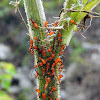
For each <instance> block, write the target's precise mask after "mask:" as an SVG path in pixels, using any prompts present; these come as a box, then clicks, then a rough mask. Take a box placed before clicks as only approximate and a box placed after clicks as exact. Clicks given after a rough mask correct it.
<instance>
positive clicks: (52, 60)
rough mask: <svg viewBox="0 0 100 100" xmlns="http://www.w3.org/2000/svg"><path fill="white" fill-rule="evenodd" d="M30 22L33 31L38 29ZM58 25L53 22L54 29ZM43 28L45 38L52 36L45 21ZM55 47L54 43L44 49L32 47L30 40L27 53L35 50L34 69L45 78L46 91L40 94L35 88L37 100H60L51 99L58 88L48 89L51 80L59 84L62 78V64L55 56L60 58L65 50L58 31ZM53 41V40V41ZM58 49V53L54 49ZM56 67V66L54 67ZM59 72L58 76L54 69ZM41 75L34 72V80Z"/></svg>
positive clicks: (52, 32)
mask: <svg viewBox="0 0 100 100" xmlns="http://www.w3.org/2000/svg"><path fill="white" fill-rule="evenodd" d="M31 22H32V24H33V27H34V28H35V29H38V25H37V23H35V22H34V21H33V20H32V19H31ZM71 23H72V24H75V25H77V24H76V23H75V22H74V21H73V20H71ZM57 24H58V21H55V22H54V24H53V26H54V27H56V26H57ZM44 25H45V28H46V29H47V31H48V32H47V33H46V36H47V37H48V36H51V35H53V34H54V30H53V29H52V30H50V28H49V27H48V22H47V21H45V23H44ZM54 38H55V37H54ZM33 39H35V40H36V41H37V42H39V41H41V40H40V39H38V38H37V37H34V38H33ZM56 40H57V44H56V45H57V46H56V47H55V45H54V43H53V45H51V46H49V48H48V47H44V46H39V45H37V46H33V40H32V39H31V40H30V48H29V51H30V53H31V54H33V53H34V49H36V50H37V52H38V54H39V57H38V64H37V65H35V66H34V68H41V71H42V76H44V77H45V78H44V79H45V86H44V89H45V90H47V92H43V93H41V91H40V89H39V88H36V92H37V93H38V96H39V98H42V99H43V100H61V99H60V98H56V97H55V99H54V98H52V94H54V91H57V89H58V88H56V85H55V86H51V87H49V84H50V82H51V80H52V81H53V80H58V81H57V82H58V83H59V84H61V78H62V77H63V75H62V71H63V69H62V68H63V66H64V65H63V64H62V62H63V61H62V60H61V59H60V58H59V57H57V56H61V54H63V53H65V52H63V50H64V49H65V46H66V45H65V44H63V45H62V34H61V33H60V32H59V31H58V33H57V37H56ZM54 41H55V40H54ZM57 47H58V48H59V47H60V49H59V51H57V49H55V48H57ZM56 52H59V55H55V54H56ZM56 65H57V66H56ZM57 67H58V70H59V72H60V74H59V75H58V73H57V72H56V70H55V69H57ZM40 74H41V73H39V72H38V70H36V75H35V78H37V77H38V75H40Z"/></svg>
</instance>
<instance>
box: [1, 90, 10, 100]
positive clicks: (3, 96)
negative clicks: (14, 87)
mask: <svg viewBox="0 0 100 100" xmlns="http://www.w3.org/2000/svg"><path fill="white" fill-rule="evenodd" d="M0 100H12V99H11V98H10V96H9V95H7V94H6V92H4V91H0Z"/></svg>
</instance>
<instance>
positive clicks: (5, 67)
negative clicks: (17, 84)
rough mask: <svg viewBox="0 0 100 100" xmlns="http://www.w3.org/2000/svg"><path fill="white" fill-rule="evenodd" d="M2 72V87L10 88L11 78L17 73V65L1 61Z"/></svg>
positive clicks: (0, 77) (0, 68) (0, 75)
mask: <svg viewBox="0 0 100 100" xmlns="http://www.w3.org/2000/svg"><path fill="white" fill-rule="evenodd" d="M0 72H1V73H0V82H1V87H2V88H4V89H6V90H9V88H10V84H11V79H12V77H13V76H14V75H15V74H16V69H15V66H14V65H13V64H12V63H7V62H0Z"/></svg>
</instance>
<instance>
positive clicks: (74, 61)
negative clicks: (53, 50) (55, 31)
mask: <svg viewBox="0 0 100 100" xmlns="http://www.w3.org/2000/svg"><path fill="white" fill-rule="evenodd" d="M13 1H15V0H13ZM9 2H10V0H0V100H36V92H35V88H36V82H37V80H36V79H35V78H34V74H35V70H34V68H33V64H34V63H33V56H32V55H30V53H29V51H28V48H29V36H27V35H26V33H28V31H27V29H26V27H25V25H24V23H23V21H22V19H21V17H20V15H19V13H18V12H17V13H15V12H14V10H15V8H14V7H13V6H11V5H9ZM63 3H64V0H60V4H59V0H43V5H44V10H45V14H46V18H47V21H48V22H50V20H51V21H52V22H54V21H55V20H56V19H54V18H53V17H57V16H59V13H60V10H61V8H63ZM19 7H20V11H21V13H22V15H23V17H24V19H25V21H26V15H25V12H24V6H23V0H22V1H21V3H20V5H19ZM99 7H100V5H99V6H97V7H96V8H95V10H94V11H96V12H100V9H99ZM49 19H50V20H49ZM88 23H89V21H87V24H88ZM84 35H85V36H86V37H87V38H86V39H84V38H82V37H81V36H80V35H79V34H78V33H77V32H76V34H75V35H74V37H73V38H72V41H71V43H70V45H69V47H67V48H66V50H65V51H66V54H64V56H63V57H62V59H63V61H64V69H65V71H64V75H65V76H64V78H63V79H62V85H61V96H62V100H100V95H99V94H100V86H99V83H100V77H99V76H100V63H99V58H100V19H99V18H95V19H93V21H92V26H91V27H90V28H89V29H88V30H87V31H86V32H84ZM90 75H91V76H92V75H93V76H92V78H93V79H92V78H91V77H90ZM88 79H89V80H88ZM96 79H97V80H99V81H96V82H97V83H94V81H93V80H96ZM69 82H70V84H71V85H70V86H69V85H68V83H69ZM91 84H92V85H91ZM79 85H80V88H79ZM68 87H69V90H70V91H69V90H68ZM75 87H77V88H78V90H76V91H75V89H73V88H75ZM82 87H83V88H84V89H85V88H86V87H87V89H88V92H86V91H87V90H86V89H85V92H86V94H85V92H83V90H82ZM93 87H95V88H93ZM91 88H93V89H91ZM98 88H99V90H98ZM81 90H82V91H81ZM79 91H80V93H81V94H80V97H81V98H80V97H79V96H78V95H77V94H78V93H79ZM90 91H93V92H92V93H91V92H90ZM72 93H73V94H74V95H73V94H72ZM75 93H77V94H75ZM82 93H83V94H82ZM89 93H90V94H89ZM88 94H89V95H88ZM82 96H83V97H82ZM73 98H74V99H73ZM91 98H92V99H91Z"/></svg>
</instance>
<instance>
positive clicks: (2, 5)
mask: <svg viewBox="0 0 100 100" xmlns="http://www.w3.org/2000/svg"><path fill="white" fill-rule="evenodd" d="M10 1H16V0H0V17H4V16H5V15H7V14H9V11H10V10H11V9H12V7H11V6H9V2H10ZM19 6H20V7H24V4H23V0H21V2H20V5H19ZM14 8H15V7H13V9H14Z"/></svg>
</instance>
